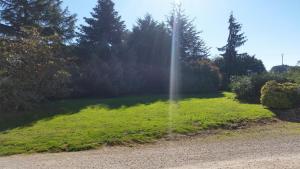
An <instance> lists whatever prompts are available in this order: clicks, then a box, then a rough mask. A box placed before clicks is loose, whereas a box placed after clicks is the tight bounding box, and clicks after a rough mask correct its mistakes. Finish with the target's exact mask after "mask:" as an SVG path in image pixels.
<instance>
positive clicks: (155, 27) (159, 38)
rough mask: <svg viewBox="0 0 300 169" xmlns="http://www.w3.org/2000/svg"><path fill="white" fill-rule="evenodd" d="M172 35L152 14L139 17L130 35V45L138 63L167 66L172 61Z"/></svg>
mask: <svg viewBox="0 0 300 169" xmlns="http://www.w3.org/2000/svg"><path fill="white" fill-rule="evenodd" d="M170 42H171V37H170V35H169V33H168V30H167V28H166V26H165V24H164V23H159V22H157V21H155V20H154V19H153V18H152V16H151V15H149V14H147V15H145V17H144V18H139V19H138V21H137V23H136V25H135V26H134V27H133V30H132V33H131V34H130V36H129V40H128V47H129V49H130V50H131V51H132V52H133V54H132V55H134V56H131V57H135V58H132V59H133V60H134V61H135V62H136V63H137V64H148V65H153V66H159V65H164V66H167V65H168V63H169V62H170V52H171V44H170Z"/></svg>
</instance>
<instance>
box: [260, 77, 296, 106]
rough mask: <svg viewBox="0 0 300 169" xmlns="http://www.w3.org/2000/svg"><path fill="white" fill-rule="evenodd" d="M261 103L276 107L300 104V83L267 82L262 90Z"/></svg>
mask: <svg viewBox="0 0 300 169" xmlns="http://www.w3.org/2000/svg"><path fill="white" fill-rule="evenodd" d="M261 103H262V104H263V105H264V106H267V107H269V108H274V109H290V108H294V107H296V106H299V105H300V85H298V84H295V83H282V84H281V83H277V82H276V81H270V82H267V83H266V84H265V85H264V86H263V88H262V90H261Z"/></svg>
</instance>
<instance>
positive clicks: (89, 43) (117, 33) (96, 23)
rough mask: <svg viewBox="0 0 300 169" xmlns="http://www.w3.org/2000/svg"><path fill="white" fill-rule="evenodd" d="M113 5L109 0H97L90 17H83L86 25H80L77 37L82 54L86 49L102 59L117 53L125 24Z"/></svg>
mask: <svg viewBox="0 0 300 169" xmlns="http://www.w3.org/2000/svg"><path fill="white" fill-rule="evenodd" d="M114 5H115V4H114V3H113V2H112V1H111V0H98V4H97V5H96V7H95V8H94V9H93V10H94V11H93V12H92V13H91V15H92V18H84V19H85V21H86V23H87V25H86V26H84V25H82V26H81V33H80V39H79V44H80V48H81V49H82V52H84V53H83V55H86V51H88V53H90V54H91V55H96V56H97V57H101V58H102V59H108V58H110V57H111V56H112V55H118V51H120V50H119V49H120V47H121V45H122V36H123V33H124V31H125V25H124V22H123V21H122V20H121V17H120V16H119V14H118V12H117V11H115V9H114Z"/></svg>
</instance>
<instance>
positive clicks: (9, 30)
mask: <svg viewBox="0 0 300 169" xmlns="http://www.w3.org/2000/svg"><path fill="white" fill-rule="evenodd" d="M61 6H62V1H61V0H1V1H0V8H2V10H1V12H0V35H5V36H22V34H21V33H22V28H24V27H35V28H37V29H38V30H39V31H40V32H41V35H43V36H51V35H54V34H56V35H58V37H59V38H60V39H61V40H62V41H68V40H71V39H72V38H74V36H75V32H74V29H75V22H76V15H72V14H70V13H69V11H68V8H65V9H62V7H61Z"/></svg>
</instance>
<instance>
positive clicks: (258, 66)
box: [214, 53, 266, 76]
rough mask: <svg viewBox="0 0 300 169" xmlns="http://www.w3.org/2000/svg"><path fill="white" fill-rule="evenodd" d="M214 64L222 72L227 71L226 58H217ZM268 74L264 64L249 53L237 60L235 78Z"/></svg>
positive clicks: (238, 57)
mask: <svg viewBox="0 0 300 169" xmlns="http://www.w3.org/2000/svg"><path fill="white" fill-rule="evenodd" d="M214 63H215V64H216V65H217V66H218V67H219V68H220V70H221V72H224V71H225V60H224V58H221V57H219V58H216V59H215V60H214ZM264 72H266V68H265V66H264V64H263V62H262V61H261V60H259V59H256V58H255V56H250V55H248V54H247V53H244V54H240V55H238V56H237V58H236V65H235V76H243V75H250V74H260V73H264Z"/></svg>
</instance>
